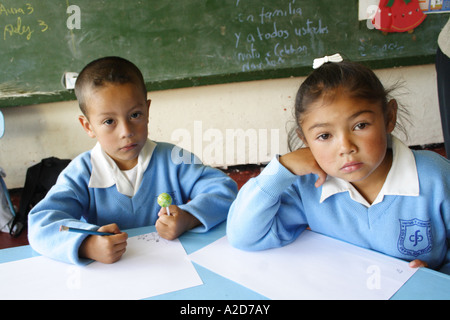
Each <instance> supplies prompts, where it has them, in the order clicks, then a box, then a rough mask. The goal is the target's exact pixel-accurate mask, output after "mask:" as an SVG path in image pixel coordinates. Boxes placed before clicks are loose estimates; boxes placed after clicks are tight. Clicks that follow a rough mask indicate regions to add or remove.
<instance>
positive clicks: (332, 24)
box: [0, 0, 448, 107]
mask: <svg viewBox="0 0 450 320" xmlns="http://www.w3.org/2000/svg"><path fill="white" fill-rule="evenodd" d="M447 20H448V14H434V15H429V16H427V18H426V19H425V21H424V22H423V23H422V24H421V25H420V26H419V27H418V28H417V29H416V30H415V31H414V32H413V33H412V34H410V33H396V34H388V35H383V34H382V33H381V32H379V31H377V30H371V29H369V28H368V27H367V23H366V21H359V20H358V1H357V0H338V1H330V0H327V1H320V0H140V1H138V0H128V1H122V0H77V1H72V0H52V1H50V0H0V31H1V32H0V68H1V72H0V107H7V106H17V105H27V104H35V103H42V102H51V101H60V100H68V99H74V94H73V91H72V90H66V89H65V88H64V87H63V85H62V84H61V79H62V77H63V74H64V73H65V72H79V71H80V70H81V69H82V67H83V66H84V65H86V64H87V63H88V62H90V61H92V60H93V59H96V58H99V57H102V56H107V55H118V56H122V57H124V58H127V59H130V60H131V61H133V62H135V63H136V64H137V65H138V67H140V69H141V70H142V71H143V74H144V78H145V80H146V83H147V85H148V89H149V90H161V89H169V88H179V87H187V86H198V85H206V84H216V83H226V82H235V81H248V80H258V79H267V78H279V77H289V76H301V75H306V74H308V73H309V72H310V71H311V65H312V61H313V59H314V58H316V57H319V56H323V55H325V54H328V55H330V54H334V53H336V52H339V53H341V54H342V55H343V56H344V57H345V58H347V59H351V60H356V61H364V62H366V63H367V64H368V65H369V66H371V67H373V68H382V67H393V66H401V65H413V64H423V63H433V62H434V55H435V52H436V48H437V43H436V40H437V36H438V34H439V31H440V30H441V28H442V26H443V25H444V24H445V22H446V21H447Z"/></svg>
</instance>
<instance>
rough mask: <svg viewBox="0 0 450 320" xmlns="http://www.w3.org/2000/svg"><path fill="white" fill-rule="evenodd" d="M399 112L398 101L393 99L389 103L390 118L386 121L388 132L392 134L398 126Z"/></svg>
mask: <svg viewBox="0 0 450 320" xmlns="http://www.w3.org/2000/svg"><path fill="white" fill-rule="evenodd" d="M397 110H398V104H397V100H395V99H392V100H390V101H389V102H388V115H387V116H388V118H387V119H386V131H387V132H388V133H391V132H392V131H394V129H395V125H396V124H397Z"/></svg>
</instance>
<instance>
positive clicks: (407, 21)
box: [372, 0, 426, 32]
mask: <svg viewBox="0 0 450 320" xmlns="http://www.w3.org/2000/svg"><path fill="white" fill-rule="evenodd" d="M425 17H426V16H425V14H424V13H423V12H422V10H421V9H420V5H419V0H380V4H379V5H378V11H377V13H376V14H375V17H374V18H373V20H372V24H373V25H374V26H375V28H376V29H378V30H381V31H383V32H405V31H411V30H413V29H415V28H416V27H417V26H418V25H420V24H421V23H422V22H423V20H425Z"/></svg>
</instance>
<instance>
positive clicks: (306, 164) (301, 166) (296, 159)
mask: <svg viewBox="0 0 450 320" xmlns="http://www.w3.org/2000/svg"><path fill="white" fill-rule="evenodd" d="M280 163H281V164H282V165H283V166H284V167H285V168H286V169H288V170H289V171H291V172H292V173H293V174H296V175H298V176H304V175H306V174H310V173H314V174H317V175H318V176H319V178H318V179H317V181H316V183H315V186H316V188H318V187H320V186H321V185H322V184H323V183H324V182H325V180H326V178H327V174H326V172H325V171H323V170H322V168H321V167H320V166H319V164H318V163H317V161H316V159H315V158H314V156H313V154H312V152H311V150H310V149H309V148H301V149H298V150H296V151H293V152H291V153H288V154H285V155H284V156H281V157H280Z"/></svg>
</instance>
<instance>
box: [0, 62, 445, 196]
mask: <svg viewBox="0 0 450 320" xmlns="http://www.w3.org/2000/svg"><path fill="white" fill-rule="evenodd" d="M376 73H377V75H378V76H379V77H380V79H381V80H382V81H383V83H385V84H386V85H389V84H393V83H395V82H397V81H402V82H404V89H405V90H403V91H402V92H403V94H402V96H401V97H400V98H401V99H400V100H401V101H402V102H403V103H404V104H405V105H406V106H407V107H408V111H409V113H410V120H411V122H412V125H407V132H408V136H409V140H408V141H407V144H408V145H424V144H432V143H442V142H443V136H442V129H441V123H440V116H439V105H438V99H437V89H436V73H435V69H434V65H422V66H414V67H403V68H395V69H384V70H377V71H376ZM303 80H304V78H290V79H276V80H264V81H254V82H245V83H231V84H224V85H214V86H205V87H195V88H186V89H176V90H167V91H157V92H150V93H149V98H150V99H152V105H151V108H150V125H149V132H150V137H151V138H152V139H154V140H157V141H158V140H159V141H168V142H172V143H178V144H180V145H181V146H183V147H186V148H187V149H189V150H191V151H193V152H195V153H196V154H197V155H198V156H199V157H201V158H202V160H203V161H204V162H205V163H207V164H211V165H213V166H232V165H237V164H245V163H249V162H250V163H254V162H258V163H259V162H262V163H264V162H267V161H269V160H270V159H271V158H272V156H273V154H275V153H281V154H283V153H286V152H287V150H288V149H287V143H286V141H287V138H286V123H288V122H289V121H290V120H292V118H291V115H292V106H293V104H294V99H295V94H296V91H297V89H298V87H299V85H300V84H301V82H302V81H303ZM2 112H3V114H4V116H5V127H6V131H5V135H4V137H3V138H2V139H0V166H1V167H2V168H3V169H4V170H5V171H6V173H7V177H6V179H5V181H6V184H7V186H8V187H9V188H20V187H23V185H24V182H25V174H26V169H27V168H28V167H29V166H31V165H33V164H35V163H37V162H39V161H40V160H41V159H43V158H46V157H49V156H55V157H59V158H74V157H75V156H76V155H78V154H79V153H81V152H83V151H85V150H88V149H90V148H92V147H93V146H94V144H95V141H94V140H92V139H90V138H89V137H88V136H87V135H86V134H85V133H84V131H83V130H82V128H81V126H80V124H79V122H78V115H79V113H80V112H79V109H78V105H77V103H76V102H75V101H71V102H60V103H51V104H42V105H35V106H24V107H14V108H3V109H2ZM244 136H245V137H246V139H243V137H244ZM239 143H241V145H239ZM233 144H234V146H233ZM227 148H228V149H227ZM232 151H233V152H232ZM260 151H261V152H260ZM233 153H234V156H233Z"/></svg>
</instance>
